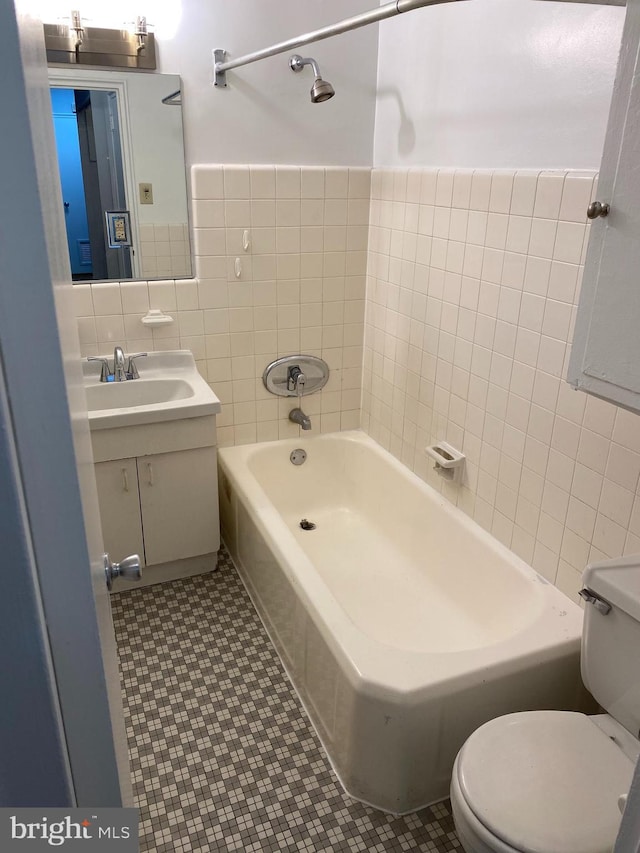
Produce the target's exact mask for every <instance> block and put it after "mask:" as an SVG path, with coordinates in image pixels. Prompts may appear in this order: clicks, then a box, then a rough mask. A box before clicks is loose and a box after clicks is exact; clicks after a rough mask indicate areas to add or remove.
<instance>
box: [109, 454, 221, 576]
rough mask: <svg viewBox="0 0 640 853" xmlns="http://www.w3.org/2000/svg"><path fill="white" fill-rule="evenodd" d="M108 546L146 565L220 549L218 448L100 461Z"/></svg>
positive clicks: (112, 551)
mask: <svg viewBox="0 0 640 853" xmlns="http://www.w3.org/2000/svg"><path fill="white" fill-rule="evenodd" d="M96 480H97V483H98V500H99V502H100V517H101V521H102V534H103V537H104V543H105V549H106V550H107V551H108V553H109V554H110V556H111V558H112V559H113V560H120V559H122V558H123V557H126V556H128V555H129V554H136V553H137V554H140V557H141V559H142V560H143V563H144V565H147V566H152V565H155V564H158V563H168V562H171V561H175V560H184V559H187V558H189V557H196V556H198V555H200V554H209V553H211V552H212V551H216V550H217V548H218V545H219V536H218V535H217V523H216V516H217V507H218V499H217V479H216V448H215V447H201V448H197V449H194V450H183V451H181V452H179V453H157V454H153V455H150V456H142V457H136V458H135V459H117V460H113V461H110V462H99V463H98V464H97V465H96Z"/></svg>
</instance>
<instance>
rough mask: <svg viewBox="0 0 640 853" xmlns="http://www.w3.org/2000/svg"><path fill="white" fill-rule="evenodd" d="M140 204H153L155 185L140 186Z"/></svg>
mask: <svg viewBox="0 0 640 853" xmlns="http://www.w3.org/2000/svg"><path fill="white" fill-rule="evenodd" d="M138 188H139V190H140V204H153V184H138Z"/></svg>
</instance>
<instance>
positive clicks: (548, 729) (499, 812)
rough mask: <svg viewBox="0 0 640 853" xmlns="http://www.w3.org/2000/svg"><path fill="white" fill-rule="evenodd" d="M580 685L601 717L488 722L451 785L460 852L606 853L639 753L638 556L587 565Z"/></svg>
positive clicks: (543, 714)
mask: <svg viewBox="0 0 640 853" xmlns="http://www.w3.org/2000/svg"><path fill="white" fill-rule="evenodd" d="M583 584H584V588H583V590H582V591H581V593H580V595H581V596H582V597H583V598H584V599H585V601H586V610H585V620H584V627H583V632H582V650H581V672H582V680H583V681H584V683H585V685H586V687H587V688H588V689H589V691H590V692H591V693H592V695H593V696H594V698H595V699H596V701H597V702H598V703H599V704H600V705H601V707H602V708H603V710H604V711H606V712H607V713H605V714H599V715H596V716H586V715H585V714H579V713H575V712H572V711H525V712H522V713H516V714H507V715H505V716H503V717H498V718H496V719H495V720H490V721H489V722H488V723H485V724H484V725H483V726H481V727H480V728H479V729H477V730H476V731H475V732H474V733H473V734H472V735H471V736H470V737H469V738H468V739H467V741H466V742H465V743H464V745H463V746H462V749H461V750H460V752H459V753H458V756H457V758H456V761H455V764H454V767H453V778H452V780H451V806H452V811H453V818H454V821H455V826H456V831H457V833H458V837H459V839H460V843H461V844H462V846H463V848H464V850H465V851H466V853H611V851H612V850H613V845H614V843H615V838H616V835H617V833H618V829H619V826H620V820H621V814H622V811H623V809H624V804H625V802H626V794H627V792H628V790H629V786H630V785H631V779H632V776H633V771H634V767H635V764H636V761H637V760H638V756H639V755H640V740H638V734H639V729H640V557H638V556H635V557H626V558H622V559H617V560H607V561H606V562H602V563H597V564H593V565H591V566H588V567H587V569H586V570H585V572H584V575H583Z"/></svg>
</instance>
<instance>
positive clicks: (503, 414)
mask: <svg viewBox="0 0 640 853" xmlns="http://www.w3.org/2000/svg"><path fill="white" fill-rule="evenodd" d="M593 192H594V175H593V174H587V173H577V172H568V173H564V172H563V173H544V172H543V173H534V172H483V171H475V172H471V171H456V172H453V171H437V170H420V169H410V170H375V171H374V172H373V176H372V203H371V226H370V235H369V262H368V284H367V288H368V289H367V317H366V331H365V353H364V379H363V411H362V425H363V427H364V428H365V429H366V430H368V431H369V432H370V434H371V435H372V436H373V437H374V438H375V439H376V440H378V441H379V442H380V443H381V444H382V445H384V446H385V447H386V448H388V449H389V450H391V452H392V453H393V454H394V455H396V456H397V457H398V458H399V459H401V460H402V461H403V462H404V463H405V464H406V465H407V466H408V467H409V468H411V469H412V470H414V471H416V472H417V473H418V474H419V475H420V476H422V477H423V478H424V479H426V480H427V481H428V482H429V483H430V484H431V485H433V486H434V487H435V488H437V489H440V490H441V491H442V492H443V494H445V495H446V496H447V497H448V498H449V499H450V500H451V501H453V502H454V503H456V504H457V505H458V506H460V507H461V508H462V509H463V510H464V511H465V512H466V513H468V514H469V515H471V516H472V517H473V518H475V519H476V521H478V522H479V523H480V524H481V525H482V526H483V527H484V528H486V529H487V530H489V531H491V533H493V535H494V536H496V537H497V538H498V539H500V540H501V541H502V542H504V543H505V544H506V545H507V546H508V547H510V548H511V549H512V550H513V551H515V552H516V553H517V554H519V555H520V556H521V557H523V558H524V559H525V560H526V561H527V562H529V563H530V564H531V565H533V566H534V567H535V568H536V569H537V570H538V571H539V572H540V573H541V574H542V575H544V576H545V577H546V578H548V579H549V580H551V581H553V582H554V583H556V584H557V585H558V586H559V587H560V588H561V589H563V590H564V591H565V592H567V594H569V595H571V596H572V597H574V596H575V594H576V591H577V589H578V588H579V581H580V572H581V571H582V569H583V568H584V566H585V565H586V563H587V562H588V561H590V560H595V559H601V558H604V557H614V556H619V555H620V554H622V553H632V552H638V551H640V498H639V497H638V495H639V476H640V419H639V418H638V416H637V415H634V414H631V413H629V412H626V411H624V410H623V409H618V408H616V407H614V406H612V405H610V404H608V403H605V402H603V401H600V400H597V399H594V398H590V397H588V396H586V395H585V394H583V393H581V392H576V391H573V390H572V389H571V388H570V387H569V386H568V385H567V384H566V383H565V382H564V381H563V377H564V376H565V373H566V364H567V357H568V351H569V345H568V342H569V341H570V340H571V334H572V327H573V322H574V318H575V305H576V301H577V297H578V291H579V281H580V277H581V273H582V263H583V260H584V251H585V247H586V240H587V236H588V227H589V226H588V225H587V224H586V218H585V211H586V207H587V205H588V203H589V201H590V200H591V199H592V198H594V197H595V196H594V195H593ZM438 440H446V441H448V442H449V443H450V444H452V445H453V446H454V447H457V448H459V449H461V450H463V451H464V452H465V454H466V455H467V467H466V477H465V480H464V483H463V484H462V485H461V486H454V485H450V484H447V483H446V482H445V481H443V480H442V478H440V477H438V476H437V475H436V474H435V473H434V471H433V468H432V463H431V462H430V461H429V459H428V458H427V457H426V456H425V454H424V447H425V446H426V445H428V444H432V443H434V442H435V441H438Z"/></svg>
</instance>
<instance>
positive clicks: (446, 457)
mask: <svg viewBox="0 0 640 853" xmlns="http://www.w3.org/2000/svg"><path fill="white" fill-rule="evenodd" d="M424 450H425V453H426V454H427V456H430V457H431V459H433V460H434V462H435V465H434V466H433V467H434V469H435V470H436V472H437V473H438V474H440V476H441V477H444V478H445V479H446V480H449V481H454V482H459V481H460V480H461V478H462V470H463V468H464V463H465V459H466V456H465V455H464V453H460V451H459V450H456V448H455V447H452V446H451V445H450V444H448V443H447V442H446V441H439V442H438V443H437V444H430V445H429V446H428V447H425V449H424Z"/></svg>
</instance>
